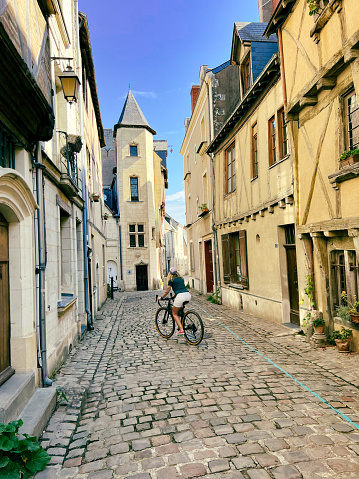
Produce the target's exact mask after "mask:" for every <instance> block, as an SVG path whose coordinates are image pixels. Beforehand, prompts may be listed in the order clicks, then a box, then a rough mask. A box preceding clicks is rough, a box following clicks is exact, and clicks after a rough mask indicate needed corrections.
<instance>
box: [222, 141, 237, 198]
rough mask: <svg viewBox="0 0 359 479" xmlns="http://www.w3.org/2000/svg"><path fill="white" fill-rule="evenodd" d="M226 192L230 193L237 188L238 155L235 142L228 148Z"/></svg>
mask: <svg viewBox="0 0 359 479" xmlns="http://www.w3.org/2000/svg"><path fill="white" fill-rule="evenodd" d="M225 182H226V183H225V192H226V194H227V195H228V194H229V193H232V191H234V190H235V189H236V155H235V146H234V143H233V144H232V145H231V146H230V147H229V148H228V150H226V165H225Z"/></svg>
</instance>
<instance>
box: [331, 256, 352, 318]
mask: <svg viewBox="0 0 359 479" xmlns="http://www.w3.org/2000/svg"><path fill="white" fill-rule="evenodd" d="M330 266H331V289H332V300H333V306H334V310H335V308H336V307H338V306H340V305H341V304H342V299H341V293H342V292H343V291H345V292H346V293H347V294H348V297H349V299H350V301H353V297H354V296H356V298H358V297H359V296H358V265H357V261H356V255H355V251H354V250H336V251H332V252H331V254H330Z"/></svg>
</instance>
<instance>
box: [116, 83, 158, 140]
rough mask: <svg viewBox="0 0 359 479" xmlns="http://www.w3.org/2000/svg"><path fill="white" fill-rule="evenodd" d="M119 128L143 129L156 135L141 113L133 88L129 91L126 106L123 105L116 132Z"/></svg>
mask: <svg viewBox="0 0 359 479" xmlns="http://www.w3.org/2000/svg"><path fill="white" fill-rule="evenodd" d="M119 127H130V128H131V127H132V128H133V127H143V128H146V129H147V130H149V131H150V132H151V133H152V134H153V135H155V134H156V132H155V131H154V130H152V128H151V127H150V125H149V124H148V122H147V120H146V118H145V116H144V114H143V113H142V111H141V108H140V107H139V106H138V103H137V101H136V99H135V97H134V96H133V94H132V92H131V88H129V90H128V94H127V98H126V101H125V104H124V105H123V108H122V112H121V115H120V118H119V120H118V122H117V125H115V130H117V128H119Z"/></svg>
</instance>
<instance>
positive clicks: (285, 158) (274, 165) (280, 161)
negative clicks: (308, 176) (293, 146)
mask: <svg viewBox="0 0 359 479" xmlns="http://www.w3.org/2000/svg"><path fill="white" fill-rule="evenodd" d="M289 157H290V155H285V156H283V158H281V159H280V160H278V161H276V162H275V163H273V165H270V166H268V169H269V170H271V169H272V168H275V167H276V166H277V165H279V164H280V163H283V161H285V160H288V158H289ZM257 178H258V176H257Z"/></svg>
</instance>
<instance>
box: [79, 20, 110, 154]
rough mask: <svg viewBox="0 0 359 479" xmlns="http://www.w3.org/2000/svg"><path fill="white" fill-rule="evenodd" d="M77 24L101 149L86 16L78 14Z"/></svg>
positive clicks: (103, 143) (92, 62)
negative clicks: (78, 24) (78, 25)
mask: <svg viewBox="0 0 359 479" xmlns="http://www.w3.org/2000/svg"><path fill="white" fill-rule="evenodd" d="M79 22H80V48H81V56H82V61H83V62H84V64H85V68H86V72H87V79H88V82H89V85H90V90H91V97H92V103H93V107H94V110H95V116H96V123H97V131H98V137H99V140H100V146H101V148H103V147H104V146H106V142H105V134H104V131H103V125H102V119H101V110H100V102H99V99H98V93H97V85H96V75H95V64H94V61H93V56H92V48H91V41H90V31H89V26H88V22H87V16H86V15H85V14H84V13H82V12H79Z"/></svg>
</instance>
